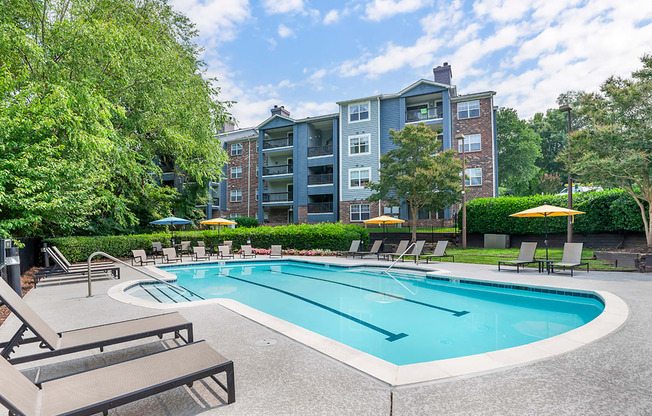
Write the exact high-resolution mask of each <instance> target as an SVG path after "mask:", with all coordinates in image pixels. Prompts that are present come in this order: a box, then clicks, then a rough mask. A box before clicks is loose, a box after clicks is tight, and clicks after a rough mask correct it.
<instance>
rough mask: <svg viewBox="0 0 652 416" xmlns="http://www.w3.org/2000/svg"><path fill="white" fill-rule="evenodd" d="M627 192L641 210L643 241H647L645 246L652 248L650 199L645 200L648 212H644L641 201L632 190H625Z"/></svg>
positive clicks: (651, 208) (651, 207)
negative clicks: (643, 231)
mask: <svg viewBox="0 0 652 416" xmlns="http://www.w3.org/2000/svg"><path fill="white" fill-rule="evenodd" d="M627 193H628V194H629V195H630V196H631V197H632V198H634V201H635V202H636V205H638V208H639V209H640V210H641V216H642V217H643V229H644V230H645V241H646V242H647V246H648V247H650V248H652V201H646V202H647V203H648V210H647V211H648V212H647V214H646V213H645V206H644V205H643V202H642V201H641V200H639V198H638V197H637V196H636V194H635V193H634V191H629V190H627Z"/></svg>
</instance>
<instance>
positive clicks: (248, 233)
mask: <svg viewBox="0 0 652 416" xmlns="http://www.w3.org/2000/svg"><path fill="white" fill-rule="evenodd" d="M171 237H172V235H171V234H170V233H156V234H138V235H116V236H96V237H60V238H46V239H44V240H43V241H44V242H46V243H47V244H48V245H49V246H57V247H58V248H59V250H61V252H62V253H63V254H64V255H65V256H66V257H67V258H68V260H70V261H71V262H80V261H86V260H88V256H90V255H91V254H93V253H94V252H96V251H103V252H105V253H107V254H110V255H112V256H114V257H131V250H137V249H144V250H147V251H148V252H149V251H151V249H152V241H160V242H161V243H163V247H170V239H171ZM174 237H175V240H176V241H177V242H180V241H182V240H183V241H191V243H192V245H193V246H195V245H197V240H203V241H204V242H205V243H206V245H208V246H210V247H217V246H218V245H219V244H220V243H221V242H222V241H224V240H232V241H233V248H234V249H235V250H238V249H240V246H242V245H244V244H247V238H250V239H251V245H252V246H253V247H255V248H270V247H271V246H272V244H280V245H282V246H283V248H284V249H295V250H309V249H322V250H333V251H341V250H348V249H349V247H350V246H351V241H352V240H360V239H362V240H363V241H364V243H365V244H367V243H368V242H369V231H367V230H366V229H364V228H362V227H360V226H358V225H343V224H341V223H336V224H314V225H308V224H302V225H288V226H283V227H266V226H262V227H256V228H233V229H223V230H221V231H220V232H218V231H213V230H206V231H180V232H175V233H174Z"/></svg>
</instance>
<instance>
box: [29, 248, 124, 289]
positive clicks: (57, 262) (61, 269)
mask: <svg viewBox="0 0 652 416" xmlns="http://www.w3.org/2000/svg"><path fill="white" fill-rule="evenodd" d="M53 248H56V247H46V248H45V253H46V255H48V256H49V257H50V258H51V259H52V260H53V261H54V265H52V266H50V267H48V268H44V269H42V270H40V271H38V272H37V273H34V278H33V279H34V286H36V285H37V284H38V282H39V281H40V280H41V279H42V278H44V277H56V278H57V279H62V280H76V279H82V278H87V277H88V266H87V265H85V264H77V265H70V263H69V262H68V260H67V259H66V258H65V257H60V256H59V255H58V254H57V252H58V250H57V251H55V250H53ZM91 277H92V278H111V277H113V278H115V279H119V278H120V267H118V266H116V265H115V264H113V263H108V262H99V263H91Z"/></svg>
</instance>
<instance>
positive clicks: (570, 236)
mask: <svg viewBox="0 0 652 416" xmlns="http://www.w3.org/2000/svg"><path fill="white" fill-rule="evenodd" d="M559 111H561V112H562V113H566V112H567V113H568V209H573V177H572V174H571V154H570V145H571V106H570V105H568V104H564V105H562V106H560V107H559ZM566 233H567V238H568V242H569V243H572V242H573V216H572V215H571V216H569V217H568V228H567V231H566Z"/></svg>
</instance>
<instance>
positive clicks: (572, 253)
mask: <svg viewBox="0 0 652 416" xmlns="http://www.w3.org/2000/svg"><path fill="white" fill-rule="evenodd" d="M583 246H584V243H565V244H564V252H563V253H562V255H561V262H559V263H550V272H551V273H554V272H555V267H559V268H562V269H570V271H571V277H572V276H573V269H575V268H577V267H580V266H586V272H587V273H588V272H589V263H586V262H582V247H583Z"/></svg>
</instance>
